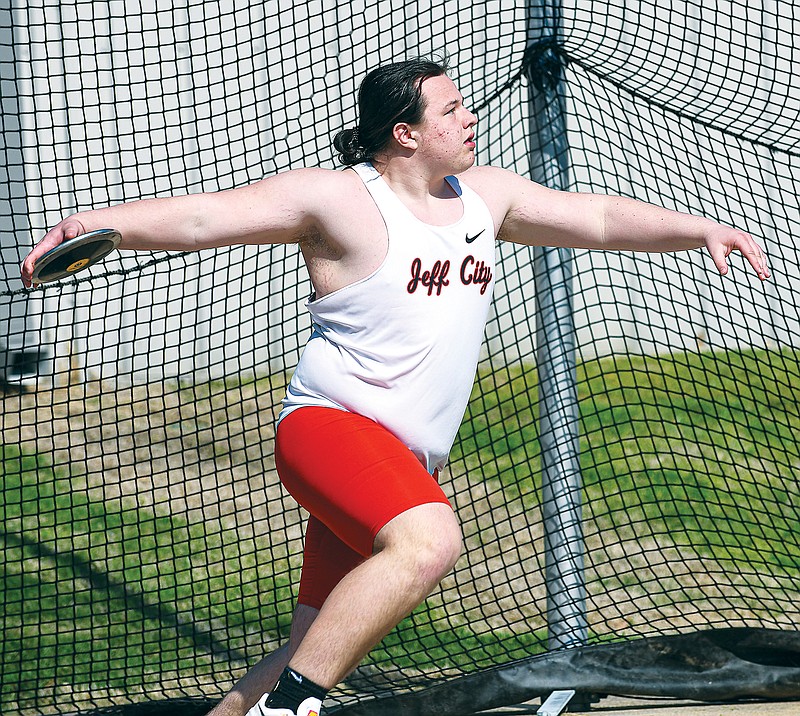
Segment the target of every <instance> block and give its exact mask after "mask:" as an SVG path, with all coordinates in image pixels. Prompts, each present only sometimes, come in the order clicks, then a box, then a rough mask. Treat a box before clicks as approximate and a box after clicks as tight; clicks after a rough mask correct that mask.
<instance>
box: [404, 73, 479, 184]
mask: <svg viewBox="0 0 800 716" xmlns="http://www.w3.org/2000/svg"><path fill="white" fill-rule="evenodd" d="M422 96H423V97H424V98H425V103H426V106H425V114H424V116H423V120H422V122H421V123H420V124H418V125H416V126H415V127H414V128H413V130H414V133H415V135H416V140H417V151H418V152H419V151H422V152H423V155H424V157H425V158H426V160H429V161H431V162H433V163H435V164H441V165H442V166H443V167H444V168H445V169H446V171H447V172H448V173H452V174H458V173H459V172H462V171H464V170H466V169H469V167H471V166H472V165H473V164H474V162H475V125H476V124H477V122H478V118H477V117H476V116H475V115H474V114H473V113H472V112H470V111H469V110H468V109H467V108H466V107H465V106H464V98H463V97H462V96H461V93H460V92H459V91H458V88H457V87H456V85H455V83H454V82H453V80H451V79H450V78H449V77H447V76H446V75H440V76H439V77H430V78H428V79H427V80H425V81H424V82H423V83H422Z"/></svg>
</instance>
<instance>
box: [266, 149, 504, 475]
mask: <svg viewBox="0 0 800 716" xmlns="http://www.w3.org/2000/svg"><path fill="white" fill-rule="evenodd" d="M353 168H354V169H355V170H356V172H357V173H358V175H359V176H360V177H361V179H362V180H363V181H364V184H365V185H366V187H367V189H368V190H369V192H370V194H371V195H372V198H373V200H374V201H375V203H376V204H377V206H378V209H379V210H380V212H381V214H382V216H383V219H384V221H385V222H386V227H387V230H388V234H389V248H388V252H387V254H386V258H385V259H384V261H383V263H382V264H381V265H380V266H379V267H378V269H376V270H375V271H374V272H373V273H372V274H370V275H369V276H367V277H366V278H364V279H361V280H360V281H356V282H355V283H353V284H350V285H349V286H345V287H344V288H341V289H339V290H337V291H334V292H333V293H330V294H327V295H326V296H323V297H322V298H319V299H314V297H313V296H312V297H311V299H309V301H308V302H307V303H306V306H307V308H308V310H309V312H310V313H311V317H312V329H313V330H312V335H311V338H310V339H309V341H308V343H307V344H306V346H305V349H304V350H303V355H302V356H301V358H300V362H299V363H298V365H297V369H296V371H295V373H294V375H293V376H292V380H291V382H290V384H289V387H288V390H287V395H286V398H285V399H284V401H283V410H282V411H281V414H280V416H279V418H278V419H279V420H281V419H282V418H284V417H285V416H286V415H288V414H289V413H290V412H292V411H293V410H296V409H297V408H300V407H304V406H326V407H331V408H338V409H340V410H348V411H351V412H354V413H358V414H360V415H364V416H366V417H368V418H371V419H372V420H375V421H376V422H378V423H379V424H381V425H383V426H384V427H385V428H387V429H388V430H389V431H391V432H392V433H394V435H396V436H397V437H398V438H399V439H400V440H401V441H402V442H403V443H404V444H405V445H407V446H408V447H409V449H410V450H411V451H412V452H413V453H414V454H415V455H416V456H417V457H418V458H419V460H420V461H421V462H422V464H423V465H424V466H425V467H426V469H427V470H428V471H429V472H433V470H434V469H441V468H442V467H443V466H444V465H445V463H446V462H447V457H448V454H449V452H450V448H451V447H452V446H453V442H454V440H455V437H456V433H457V432H458V428H459V425H460V424H461V421H462V419H463V417H464V410H465V409H466V406H467V401H468V400H469V395H470V392H471V390H472V384H473V382H474V380H475V370H476V367H477V363H478V357H479V353H480V347H481V343H482V341H483V332H484V328H485V325H486V318H487V315H488V311H489V303H490V301H491V296H492V289H493V287H494V271H495V267H494V255H495V242H494V239H495V236H494V234H495V229H494V223H493V221H492V216H491V214H490V213H489V209H488V207H487V206H486V204H485V203H484V202H483V200H482V199H481V198H480V197H479V196H478V195H477V194H476V193H475V192H474V191H472V190H471V189H470V188H469V187H467V186H466V185H465V184H463V183H462V182H461V181H460V180H459V179H457V178H456V177H448V178H447V181H448V183H449V184H450V186H451V187H452V188H453V190H454V191H455V192H456V193H457V194H458V195H459V196H460V197H461V202H462V205H463V215H462V217H461V219H459V220H458V221H457V222H456V223H454V224H451V225H449V226H431V225H429V224H425V223H423V222H422V221H420V220H419V219H417V218H416V217H415V216H414V215H413V213H412V212H411V211H410V210H409V209H408V208H407V207H406V206H405V205H404V204H403V203H402V202H401V201H400V199H399V198H398V197H397V196H396V195H395V193H394V192H393V191H392V189H391V188H390V187H389V185H388V184H387V183H386V182H385V181H384V180H383V178H382V177H381V176H380V175H379V174H378V172H377V171H376V170H375V169H374V168H373V167H372V165H371V164H360V165H358V166H356V167H353ZM343 200H346V197H343ZM311 438H312V439H313V436H311Z"/></svg>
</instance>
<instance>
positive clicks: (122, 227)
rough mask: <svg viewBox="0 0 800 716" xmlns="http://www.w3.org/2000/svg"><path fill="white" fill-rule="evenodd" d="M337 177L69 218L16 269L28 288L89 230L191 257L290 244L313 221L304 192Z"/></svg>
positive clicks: (304, 173) (310, 172) (311, 173)
mask: <svg viewBox="0 0 800 716" xmlns="http://www.w3.org/2000/svg"><path fill="white" fill-rule="evenodd" d="M338 174H339V173H338V172H333V171H329V170H324V169H298V170H294V171H289V172H284V173H281V174H276V175H274V176H271V177H268V178H266V179H263V180H261V181H259V182H256V183H254V184H250V185H248V186H244V187H240V188H237V189H231V190H228V191H221V192H215V193H207V194H190V195H186V196H174V197H162V198H156V199H144V200H141V201H133V202H128V203H124V204H117V205H115V206H109V207H104V208H102V209H93V210H90V211H82V212H79V213H77V214H73V215H72V216H69V217H67V218H65V219H64V220H62V221H61V222H59V223H58V224H56V226H54V227H53V228H52V229H50V231H48V232H47V234H46V235H45V236H44V238H42V240H41V241H40V242H39V243H38V244H37V245H36V246H35V247H34V249H33V251H31V253H30V254H28V256H27V257H26V258H25V260H24V261H23V263H22V267H21V273H22V280H23V282H24V283H25V285H26V286H30V285H31V275H32V272H33V267H34V264H35V263H36V260H37V259H38V258H39V257H40V256H42V255H43V254H44V253H46V252H47V251H49V250H51V249H53V248H54V247H56V246H58V245H59V244H60V243H61V242H62V241H65V240H66V239H70V238H74V237H75V236H78V235H80V234H83V233H85V232H87V231H93V230H94V229H102V228H113V229H117V231H119V232H120V233H121V234H122V242H121V243H120V246H119V248H120V249H123V250H124V249H135V250H143V251H156V250H166V251H195V250H199V249H205V248H213V247H215V246H227V245H230V244H239V243H241V244H267V243H273V244H274V243H292V242H295V241H299V240H300V238H301V237H302V236H303V235H304V234H305V233H306V232H308V231H309V229H310V228H311V227H312V226H313V224H314V222H315V221H316V216H315V213H316V211H315V206H314V203H313V202H314V197H315V196H316V192H314V191H310V190H309V188H310V187H312V186H315V185H318V184H320V183H322V182H325V181H332V180H335V176H336V175H338Z"/></svg>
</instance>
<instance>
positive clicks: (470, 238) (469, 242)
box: [464, 229, 486, 244]
mask: <svg viewBox="0 0 800 716" xmlns="http://www.w3.org/2000/svg"><path fill="white" fill-rule="evenodd" d="M484 231H486V229H482V230H481V231H479V232H478V233H477V234H475V236H470V235H469V234H467V235H466V237H464V238H466V240H467V243H468V244H471V243H472V242H473V241H475V239H477V238H478V237H479V236H480V235H481V234H482V233H483V232H484Z"/></svg>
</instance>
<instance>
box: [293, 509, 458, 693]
mask: <svg viewBox="0 0 800 716" xmlns="http://www.w3.org/2000/svg"><path fill="white" fill-rule="evenodd" d="M461 545H462V543H461V529H460V527H459V525H458V522H457V520H456V518H455V515H454V514H453V511H452V509H451V508H450V507H449V506H448V505H445V504H443V503H432V504H425V505H419V506H417V507H414V508H412V509H410V510H408V511H406V512H404V513H402V514H401V515H398V516H397V517H395V518H394V519H393V520H391V521H390V522H389V523H388V524H387V525H385V526H384V527H383V529H382V530H381V531H380V532H379V533H378V535H377V537H376V538H375V542H374V552H373V555H372V556H371V557H370V558H369V559H367V560H366V561H364V562H363V563H361V564H360V565H359V566H358V567H356V568H355V569H354V570H353V571H352V572H350V573H349V574H348V575H347V576H346V577H344V579H342V581H341V582H339V584H338V585H337V586H336V588H335V589H334V590H333V591H332V592H331V594H330V595H329V596H328V598H327V600H326V601H325V604H323V606H322V609H321V610H320V611H319V614H318V615H317V618H316V619H315V620H314V622H313V624H311V626H310V628H309V629H308V631H307V633H306V635H305V637H304V638H303V640H302V642H300V645H299V647H298V649H297V652H296V653H295V654H294V656H293V657H292V658H291V659H290V661H289V665H290V666H291V667H292V668H293V669H294V670H295V671H297V672H299V673H301V674H302V675H303V676H305V677H307V678H308V679H310V680H311V681H313V682H315V683H316V684H318V685H320V686H322V687H323V688H325V689H330V688H333V687H334V686H335V685H336V684H338V683H339V682H340V681H341V680H342V679H344V677H345V676H347V675H348V674H349V673H350V672H351V671H353V670H354V669H355V668H356V666H358V664H359V663H360V662H361V660H362V659H363V658H364V657H365V656H366V655H367V653H368V652H369V651H370V649H372V647H374V646H375V645H376V644H377V643H378V642H379V641H380V640H381V639H382V638H383V637H384V636H386V634H388V633H389V632H390V631H391V630H392V629H393V628H394V627H395V626H396V625H397V624H398V623H399V622H400V621H401V620H402V619H403V618H404V617H406V616H407V615H408V614H410V613H411V612H412V611H413V610H414V609H415V608H416V607H417V606H419V605H420V604H421V603H422V602H423V601H424V600H425V598H426V597H427V596H428V595H429V594H430V593H431V592H432V591H433V590H434V588H435V587H436V585H437V584H438V583H439V582H440V581H441V580H442V579H443V578H444V577H445V575H447V574H448V573H449V572H450V570H452V568H453V566H454V565H455V562H456V560H457V559H458V556H459V555H460V553H461Z"/></svg>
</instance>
